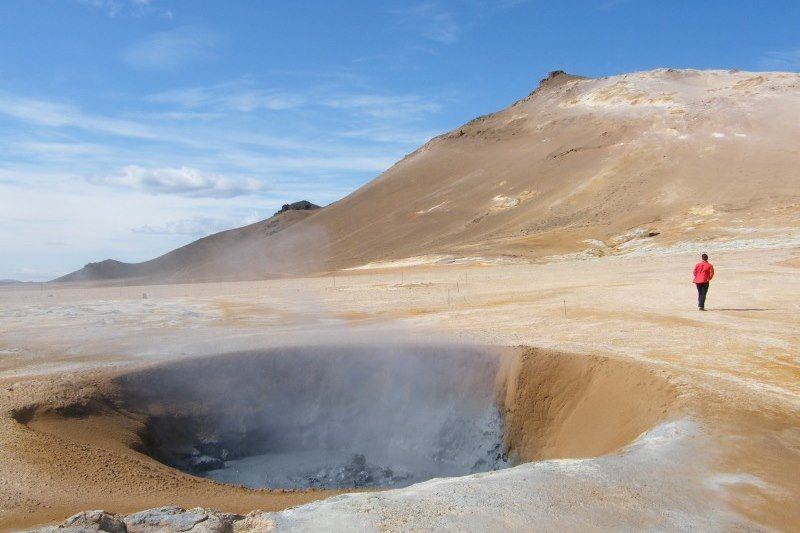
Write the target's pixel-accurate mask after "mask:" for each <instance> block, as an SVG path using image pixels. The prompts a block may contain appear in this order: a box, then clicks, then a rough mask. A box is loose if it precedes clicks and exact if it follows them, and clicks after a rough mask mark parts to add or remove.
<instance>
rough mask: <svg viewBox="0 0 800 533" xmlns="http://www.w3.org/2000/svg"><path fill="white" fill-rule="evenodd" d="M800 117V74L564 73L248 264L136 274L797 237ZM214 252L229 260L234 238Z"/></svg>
mask: <svg viewBox="0 0 800 533" xmlns="http://www.w3.org/2000/svg"><path fill="white" fill-rule="evenodd" d="M799 112H800V75H798V74H791V73H749V72H738V71H694V70H679V71H676V70H664V69H661V70H654V71H650V72H641V73H634V74H626V75H621V76H613V77H607V78H600V79H585V78H579V77H575V76H570V75H567V74H563V73H553V74H551V75H550V76H549V77H548V78H547V79H546V80H543V81H542V83H541V84H540V86H539V87H538V88H537V89H536V90H535V91H534V92H533V93H531V94H530V95H529V96H528V97H527V98H524V99H522V100H520V101H518V102H515V103H514V104H513V105H511V106H510V107H508V108H506V109H504V110H502V111H499V112H497V113H494V114H491V115H487V116H484V117H480V118H477V119H475V120H473V121H471V122H469V123H467V124H465V125H464V126H461V127H459V128H456V129H455V130H453V131H451V132H449V133H447V134H445V135H442V136H440V137H437V138H435V139H433V140H432V141H430V142H429V143H427V144H426V145H424V146H423V147H421V148H420V149H419V150H417V151H416V152H414V153H412V154H410V155H408V156H407V157H405V158H404V159H403V160H401V161H399V162H398V163H397V164H395V165H394V166H392V167H391V168H390V169H388V170H387V171H386V172H385V173H383V174H382V175H380V176H379V177H377V178H376V179H375V180H373V181H372V182H370V183H368V184H367V185H365V186H363V187H361V188H360V189H358V190H357V191H355V192H353V193H352V194H351V195H349V196H347V197H346V198H344V199H343V200H341V201H339V202H337V203H336V204H334V205H331V206H329V207H328V208H326V209H325V210H323V211H318V212H315V213H314V214H312V215H311V216H309V217H307V218H306V219H305V220H303V221H302V222H301V223H298V224H295V225H293V226H292V227H291V228H289V229H287V230H286V231H281V232H279V233H275V234H269V235H262V236H261V237H260V238H259V239H258V242H255V241H249V244H248V245H247V246H245V247H244V248H239V249H237V250H236V255H237V257H238V258H239V260H238V261H236V262H235V263H234V264H231V263H229V262H226V261H220V260H218V259H216V258H215V257H213V255H214V254H209V255H208V256H206V257H205V258H204V259H203V261H205V263H204V264H202V265H200V264H197V263H195V262H194V258H192V261H189V262H187V263H185V264H184V263H183V262H181V264H180V266H178V265H176V264H174V263H171V262H170V263H167V262H166V261H165V262H162V263H160V264H159V265H155V264H153V265H151V266H152V268H148V269H145V268H142V267H140V266H138V265H137V267H136V269H137V270H136V274H137V275H144V276H147V277H148V278H151V279H152V280H157V279H160V278H163V279H166V280H175V279H182V280H187V281H190V280H195V279H198V278H214V279H231V278H242V277H250V278H258V277H267V276H270V275H274V274H277V273H299V272H314V271H322V270H327V269H336V268H349V267H356V266H360V265H364V264H369V263H376V262H378V263H380V262H392V261H400V260H406V261H408V260H409V258H412V259H411V261H413V262H433V261H437V260H443V259H444V260H452V259H453V258H472V259H473V260H474V259H475V258H481V259H482V260H487V261H529V260H531V259H538V258H544V257H548V256H551V255H560V254H570V253H580V254H583V255H588V256H600V255H608V254H615V253H625V252H628V251H631V250H635V249H637V248H638V247H642V246H649V247H652V246H664V247H670V246H675V245H679V244H680V243H687V242H692V243H697V242H701V243H702V242H705V241H707V240H715V241H724V242H735V241H741V240H744V239H749V240H750V241H751V242H752V240H753V239H761V240H762V241H763V242H767V241H770V240H774V239H786V238H797V235H796V229H797V226H798V224H797V221H798V217H800V187H798V185H800V176H799V175H798V173H797V169H798V168H799V167H800V152H798V150H797V147H796V139H797V138H798V137H799V136H800V122H798V121H797V120H796V117H797V116H798V113H799ZM762 241H759V242H762ZM763 242H762V243H763ZM214 250H215V254H217V255H228V256H230V255H231V253H230V250H229V249H228V243H227V242H224V243H223V242H220V243H218V244H217V243H216V241H215V245H214ZM146 264H147V263H146ZM96 270H99V269H96ZM89 274H90V275H88V276H85V277H87V278H89V279H93V278H96V277H102V272H98V273H97V274H95V273H89ZM125 275H127V274H125ZM69 279H74V276H73V277H70V278H69Z"/></svg>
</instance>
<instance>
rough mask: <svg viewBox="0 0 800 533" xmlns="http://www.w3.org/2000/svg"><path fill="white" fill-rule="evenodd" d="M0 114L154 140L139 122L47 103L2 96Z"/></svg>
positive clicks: (25, 119) (151, 133)
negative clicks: (91, 113)
mask: <svg viewBox="0 0 800 533" xmlns="http://www.w3.org/2000/svg"><path fill="white" fill-rule="evenodd" d="M0 114H4V115H7V116H10V117H13V118H16V119H18V120H22V121H24V122H29V123H31V124H37V125H41V126H50V127H53V128H63V127H74V128H79V129H83V130H89V131H95V132H101V133H110V134H113V135H120V136H123V137H136V138H140V139H153V138H155V135H154V134H153V132H152V131H150V129H149V128H147V127H146V126H144V125H142V124H139V123H138V122H133V121H130V120H123V119H117V118H109V117H103V116H96V115H90V114H86V113H83V112H82V111H81V110H80V109H79V108H77V107H75V106H72V105H67V104H61V103H57V102H50V101H47V100H36V99H32V98H20V97H15V96H3V95H0Z"/></svg>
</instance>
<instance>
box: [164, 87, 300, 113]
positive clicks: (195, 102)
mask: <svg viewBox="0 0 800 533" xmlns="http://www.w3.org/2000/svg"><path fill="white" fill-rule="evenodd" d="M149 100H150V101H152V102H157V103H162V104H174V105H178V106H180V107H183V108H189V109H197V108H208V109H215V110H219V111H239V112H245V113H249V112H252V111H259V110H268V111H277V110H285V109H293V108H296V107H299V106H301V105H302V104H303V103H304V102H305V97H303V96H302V95H299V94H292V93H288V92H284V91H278V90H271V89H253V88H242V87H239V86H238V84H236V83H226V84H220V85H215V86H213V87H191V88H187V89H176V90H172V91H165V92H161V93H157V94H154V95H151V96H150V97H149Z"/></svg>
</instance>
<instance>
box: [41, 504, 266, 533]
mask: <svg viewBox="0 0 800 533" xmlns="http://www.w3.org/2000/svg"><path fill="white" fill-rule="evenodd" d="M270 514H271V513H265V512H262V511H253V512H251V513H249V514H247V515H244V516H243V515H238V514H232V513H222V512H219V511H214V510H211V509H203V508H200V507H196V508H194V509H183V508H182V507H175V506H169V507H158V508H156V509H148V510H146V511H141V512H138V513H133V514H129V515H118V514H115V513H109V512H106V511H83V512H81V513H78V514H76V515H74V516H71V517H69V518H68V519H66V520H65V521H64V522H62V523H61V524H59V525H57V526H48V527H43V528H38V529H34V530H31V531H34V532H37V533H83V532H91V531H104V532H107V533H165V532H173V531H181V532H192V533H251V532H253V533H255V532H257V531H258V532H269V531H275V521H274V520H273V519H272V518H271V517H270Z"/></svg>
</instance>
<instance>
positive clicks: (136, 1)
mask: <svg viewBox="0 0 800 533" xmlns="http://www.w3.org/2000/svg"><path fill="white" fill-rule="evenodd" d="M78 3H79V4H83V5H87V6H91V7H94V8H97V9H103V10H105V11H106V12H107V13H108V15H109V16H111V17H116V16H118V15H134V16H141V15H145V14H148V13H151V12H152V11H153V10H152V7H153V4H154V3H155V2H154V1H153V0H78Z"/></svg>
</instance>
